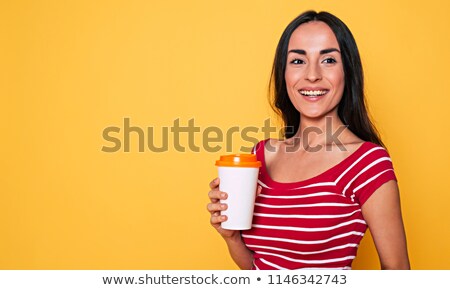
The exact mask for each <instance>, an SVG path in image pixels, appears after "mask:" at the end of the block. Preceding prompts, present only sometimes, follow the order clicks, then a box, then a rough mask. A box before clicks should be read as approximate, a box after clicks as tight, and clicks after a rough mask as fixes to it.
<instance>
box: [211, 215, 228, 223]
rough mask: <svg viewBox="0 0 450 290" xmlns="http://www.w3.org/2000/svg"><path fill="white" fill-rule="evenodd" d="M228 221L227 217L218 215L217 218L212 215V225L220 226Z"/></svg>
mask: <svg viewBox="0 0 450 290" xmlns="http://www.w3.org/2000/svg"><path fill="white" fill-rule="evenodd" d="M226 220H227V216H226V215H217V216H216V215H212V216H211V219H210V221H211V224H212V225H214V224H220V223H222V222H224V221H226Z"/></svg>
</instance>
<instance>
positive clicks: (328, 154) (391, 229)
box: [207, 11, 409, 269]
mask: <svg viewBox="0 0 450 290" xmlns="http://www.w3.org/2000/svg"><path fill="white" fill-rule="evenodd" d="M271 88H272V91H273V96H274V104H273V105H274V107H275V108H276V110H277V111H278V112H279V114H280V115H281V116H282V118H283V121H284V123H285V127H286V128H287V129H286V132H285V137H286V138H285V140H273V139H269V140H264V141H261V142H259V143H258V144H257V146H255V149H254V153H255V154H256V155H257V156H258V160H260V161H261V162H262V168H261V170H260V176H259V180H258V183H259V187H258V196H257V199H256V204H255V213H254V218H253V226H252V229H250V230H247V231H242V233H241V232H239V231H232V230H226V229H222V228H221V226H220V224H221V222H222V221H225V220H226V219H227V217H226V216H223V215H220V211H221V210H224V209H226V207H227V206H226V205H222V204H220V203H219V201H220V200H226V198H227V194H226V193H224V192H220V191H219V189H218V188H219V187H218V186H219V180H218V179H217V178H216V179H215V180H213V181H212V182H211V183H210V188H211V191H210V192H209V198H210V200H211V203H209V204H208V206H207V208H208V211H209V212H210V213H211V224H212V226H213V227H214V228H215V229H216V230H217V231H218V232H219V233H220V234H221V235H222V237H223V238H224V240H225V241H226V243H227V246H228V249H229V252H230V254H231V257H232V258H233V260H234V261H235V262H236V264H237V265H238V266H239V267H240V268H241V269H307V268H309V269H311V268H312V269H315V268H327V269H350V268H351V264H352V261H353V260H354V258H355V256H356V251H357V248H358V245H359V243H360V241H361V239H362V237H363V235H364V233H365V231H366V229H367V227H368V228H369V229H370V231H371V234H372V237H373V240H374V243H375V246H376V248H377V252H378V255H379V258H380V264H381V268H382V269H409V259H408V253H407V248H406V237H405V231H404V227H403V221H402V217H401V211H400V199H399V192H398V187H397V183H396V177H395V174H394V171H393V167H392V163H391V160H390V158H389V155H388V153H387V151H386V150H385V149H384V148H383V147H384V146H383V143H382V142H381V140H380V138H379V136H378V134H377V131H376V130H375V128H374V126H373V125H372V123H371V122H370V120H369V118H368V114H367V110H366V107H365V102H364V93H363V92H364V88H363V72H362V66H361V60H360V57H359V52H358V49H357V46H356V43H355V40H354V38H353V36H352V34H351V32H350V30H349V29H348V28H347V26H346V25H345V24H344V23H343V22H342V21H340V20H339V19H338V18H336V17H335V16H333V15H331V14H329V13H327V12H320V13H316V12H314V11H308V12H305V13H303V14H301V15H300V16H298V17H297V18H296V19H294V20H293V21H292V22H291V23H290V24H289V25H288V26H287V28H286V29H285V31H284V33H283V35H282V36H281V39H280V41H279V43H278V47H277V51H276V55H275V61H274V66H273V70H272V79H271Z"/></svg>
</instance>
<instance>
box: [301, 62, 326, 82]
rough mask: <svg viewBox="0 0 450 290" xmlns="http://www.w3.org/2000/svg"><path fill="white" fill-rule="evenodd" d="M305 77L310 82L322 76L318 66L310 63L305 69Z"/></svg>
mask: <svg viewBox="0 0 450 290" xmlns="http://www.w3.org/2000/svg"><path fill="white" fill-rule="evenodd" d="M305 78H306V79H307V80H309V81H310V82H316V81H318V80H320V79H321V78H322V74H321V72H320V67H319V65H317V64H314V63H310V64H309V65H308V67H307V69H306V76H305Z"/></svg>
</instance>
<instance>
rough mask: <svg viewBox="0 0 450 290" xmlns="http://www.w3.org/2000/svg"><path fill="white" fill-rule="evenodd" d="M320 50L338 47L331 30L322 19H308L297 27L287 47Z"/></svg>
mask: <svg viewBox="0 0 450 290" xmlns="http://www.w3.org/2000/svg"><path fill="white" fill-rule="evenodd" d="M294 48H297V49H304V50H308V48H310V49H311V50H315V49H317V50H320V49H324V48H339V43H338V42H337V39H336V36H335V35H334V33H333V30H331V28H330V27H329V26H328V25H327V24H326V23H325V22H322V21H310V22H307V23H303V24H301V25H300V26H299V27H297V28H296V29H295V30H294V32H293V33H292V35H291V38H290V39H289V49H294Z"/></svg>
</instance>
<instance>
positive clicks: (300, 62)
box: [290, 58, 305, 64]
mask: <svg viewBox="0 0 450 290" xmlns="http://www.w3.org/2000/svg"><path fill="white" fill-rule="evenodd" d="M290 63H292V64H304V63H305V62H304V61H303V60H301V59H298V58H294V59H293V60H291V61H290Z"/></svg>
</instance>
